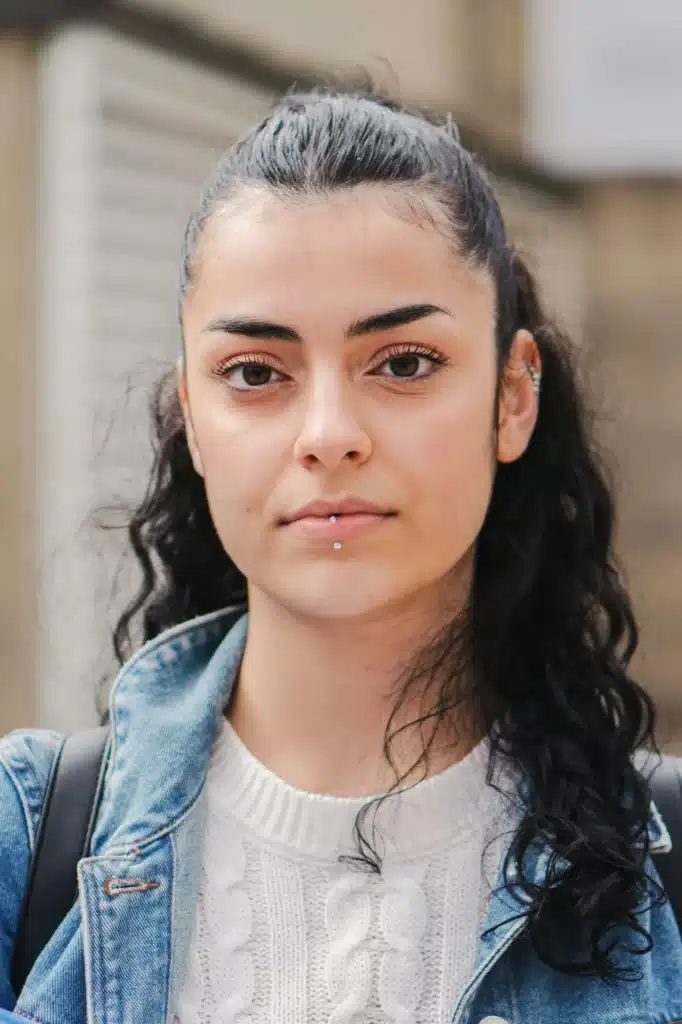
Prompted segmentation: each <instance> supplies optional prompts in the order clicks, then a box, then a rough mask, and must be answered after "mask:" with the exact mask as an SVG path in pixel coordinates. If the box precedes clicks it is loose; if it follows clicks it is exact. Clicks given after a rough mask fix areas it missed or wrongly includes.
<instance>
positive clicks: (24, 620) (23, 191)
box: [0, 37, 37, 733]
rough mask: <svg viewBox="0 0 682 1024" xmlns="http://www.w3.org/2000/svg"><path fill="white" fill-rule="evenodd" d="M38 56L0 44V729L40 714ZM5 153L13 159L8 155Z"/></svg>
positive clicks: (8, 41) (21, 44) (16, 44)
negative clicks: (35, 537)
mask: <svg viewBox="0 0 682 1024" xmlns="http://www.w3.org/2000/svg"><path fill="white" fill-rule="evenodd" d="M36 122H37V118H36V55H35V52H34V48H33V46H32V45H31V44H29V43H27V42H25V41H23V40H22V39H20V38H16V39H14V38H11V37H6V38H4V39H0V145H1V146H2V153H3V157H2V159H0V224H1V225H2V231H0V309H1V310H2V334H1V336H0V510H1V512H0V514H1V516H2V528H1V529H0V733H3V732H6V731H7V730H8V729H11V728H14V727H16V726H19V725H21V724H27V723H28V724H32V723H33V721H34V718H35V713H36V689H35V668H34V647H35V636H34V630H33V624H34V622H35V608H34V591H35V576H34V564H33V544H32V533H33V531H32V522H33V452H34V438H33V430H34V427H33V423H34V415H33V388H32V381H33V366H34V333H35V332H34V317H33V307H34V290H33V284H34V279H35V244H34V236H35V205H36V203H35V197H36V177H37V159H36V158H37V152H36V140H35V135H36ZM8 155H10V157H11V158H10V159H8Z"/></svg>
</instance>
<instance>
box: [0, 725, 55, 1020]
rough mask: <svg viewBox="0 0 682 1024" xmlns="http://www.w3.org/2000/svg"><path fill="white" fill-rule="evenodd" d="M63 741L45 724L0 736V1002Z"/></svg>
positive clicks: (5, 999) (6, 1001) (8, 996)
mask: <svg viewBox="0 0 682 1024" xmlns="http://www.w3.org/2000/svg"><path fill="white" fill-rule="evenodd" d="M60 742H61V737H60V736H59V735H58V734H57V733H53V732H47V731H45V730H33V731H30V732H14V733H10V734H9V735H8V736H5V737H3V738H2V739H0V1007H7V1006H8V1005H11V1000H12V993H11V989H10V982H9V973H10V964H11V960H12V947H13V945H14V938H15V935H16V933H17V929H18V926H19V916H20V914H21V906H22V902H23V897H24V890H25V888H26V879H27V876H28V869H29V864H30V861H31V853H32V851H33V847H34V844H35V837H36V832H37V829H38V823H39V821H40V814H41V810H42V806H43V798H44V796H45V791H46V788H47V784H48V780H49V778H50V772H51V770H52V764H53V761H54V756H55V754H56V752H57V749H58V747H59V744H60ZM0 1019H2V1018H1V1017H0Z"/></svg>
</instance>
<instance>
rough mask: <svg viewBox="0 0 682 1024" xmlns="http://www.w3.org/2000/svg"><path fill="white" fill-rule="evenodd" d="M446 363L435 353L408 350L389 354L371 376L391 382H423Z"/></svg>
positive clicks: (372, 371)
mask: <svg viewBox="0 0 682 1024" xmlns="http://www.w3.org/2000/svg"><path fill="white" fill-rule="evenodd" d="M445 363H446V360H445V359H443V358H442V357H441V356H439V355H438V354H437V353H435V352H429V351H422V350H421V349H418V350H416V351H415V350H412V349H407V350H406V351H398V352H389V354H388V356H387V357H386V358H385V359H383V360H382V361H381V362H380V363H378V364H377V365H376V366H375V367H374V369H373V370H371V371H370V374H371V376H374V377H388V378H389V380H404V381H410V380H423V379H424V378H426V377H430V376H431V375H432V374H433V373H435V372H436V371H437V370H438V369H439V368H440V367H441V366H444V365H445Z"/></svg>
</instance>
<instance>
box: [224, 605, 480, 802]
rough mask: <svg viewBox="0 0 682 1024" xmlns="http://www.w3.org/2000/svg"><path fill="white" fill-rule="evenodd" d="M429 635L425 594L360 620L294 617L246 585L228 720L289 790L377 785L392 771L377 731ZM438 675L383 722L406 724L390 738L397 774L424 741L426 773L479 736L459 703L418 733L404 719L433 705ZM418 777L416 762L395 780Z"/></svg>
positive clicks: (356, 789)
mask: <svg viewBox="0 0 682 1024" xmlns="http://www.w3.org/2000/svg"><path fill="white" fill-rule="evenodd" d="M436 606H440V607H442V601H441V602H440V605H436ZM441 625H445V622H444V621H443V622H442V623H441V622H439V621H438V620H436V627H439V626H441ZM433 633H434V604H433V603H432V602H429V603H428V606H427V607H424V606H422V607H417V606H416V605H414V604H413V605H412V606H410V607H401V608H396V609H394V610H392V611H390V612H382V614H380V615H379V614H376V615H374V616H366V617H363V618H362V619H356V618H353V619H338V618H335V619H333V620H332V619H327V620H325V619H320V618H315V619H312V618H305V617H301V616H298V615H296V614H294V613H292V612H290V611H288V610H286V609H283V608H282V606H281V605H279V604H275V603H274V602H273V601H272V600H271V599H270V598H269V597H268V596H267V595H265V594H263V592H262V591H255V590H252V591H250V593H249V632H248V638H247V643H246V649H245V653H244V659H243V662H242V666H241V670H240V675H239V680H238V682H237V685H236V687H235V692H234V695H233V699H232V701H231V702H230V707H229V709H228V712H227V714H228V718H229V720H230V723H231V724H232V726H233V727H234V729H235V730H236V732H237V733H238V734H239V736H240V737H241V739H242V741H243V742H244V743H245V745H246V746H247V747H248V748H249V750H250V751H251V753H252V754H253V755H254V756H255V757H256V758H258V760H260V761H261V762H262V763H264V764H265V765H266V766H267V767H268V768H270V770H271V771H273V772H275V774H277V775H278V776H279V777H280V778H282V779H284V780H285V781H286V782H289V783H290V784H291V785H293V786H296V787H297V788H298V789H303V790H307V791H309V792H320V793H328V794H331V795H335V796H357V797H362V796H367V795H372V794H375V793H378V792H386V791H387V790H388V789H390V788H391V786H393V785H394V783H395V781H396V775H395V772H394V771H393V769H392V768H391V766H390V764H389V763H388V761H387V760H386V757H385V755H384V738H385V734H386V728H387V725H388V723H389V719H390V718H391V714H392V712H393V710H394V708H395V706H396V703H397V700H398V696H399V694H400V690H401V687H400V683H401V682H402V678H401V677H402V676H403V673H404V671H405V667H406V665H409V664H410V662H411V660H412V658H413V657H414V655H415V654H416V653H417V652H418V650H419V649H420V647H422V646H423V645H424V641H425V639H426V638H427V637H428V636H430V635H433ZM441 682H442V680H440V679H433V680H430V681H429V682H428V683H427V682H425V683H424V684H423V685H422V684H421V681H420V684H419V685H418V686H417V687H415V688H414V689H415V691H416V692H414V693H413V692H412V689H410V691H408V693H407V694H406V699H405V701H404V703H401V707H400V710H399V712H398V714H397V715H395V716H394V717H393V719H392V720H391V729H390V732H391V733H395V732H396V731H397V730H399V729H400V728H401V727H402V726H407V728H405V729H404V731H403V732H402V733H400V735H399V736H398V737H397V738H396V740H395V741H393V742H392V743H391V746H390V752H391V758H392V760H393V763H394V766H395V768H396V770H397V772H398V775H399V777H400V776H402V775H403V774H404V773H406V772H409V770H410V769H412V768H413V766H414V765H415V762H417V761H418V759H419V757H420V755H421V753H422V751H423V748H424V744H425V743H428V742H429V740H431V741H432V742H431V745H430V749H429V764H428V771H427V774H428V775H433V774H437V773H439V772H440V771H443V770H444V769H445V768H447V767H449V766H450V765H451V764H453V763H455V762H456V761H458V760H460V759H461V758H462V757H464V756H465V755H466V754H467V753H468V752H469V751H470V750H471V749H472V747H473V746H474V745H475V743H476V741H477V739H479V738H480V737H478V736H477V735H475V733H474V729H473V728H472V726H471V722H470V721H469V720H468V719H469V716H468V715H466V714H465V712H464V711H463V710H458V711H453V712H452V713H451V714H450V716H449V718H448V719H443V720H441V721H440V722H439V723H438V722H435V721H434V720H433V719H431V720H429V721H428V722H427V723H426V724H425V725H424V726H423V728H422V730H421V731H420V729H419V727H418V726H416V725H412V723H414V722H415V720H416V719H418V718H419V717H420V716H423V715H424V713H425V711H428V710H430V709H431V708H432V707H433V704H434V703H435V700H436V696H437V691H438V689H439V688H440V683H441ZM396 684H398V685H396ZM423 775H424V766H423V765H420V766H418V768H417V769H416V770H414V771H412V772H410V773H409V774H408V775H407V777H406V779H404V780H403V782H402V783H401V785H405V784H409V783H410V782H416V781H417V780H418V779H419V778H421V777H423Z"/></svg>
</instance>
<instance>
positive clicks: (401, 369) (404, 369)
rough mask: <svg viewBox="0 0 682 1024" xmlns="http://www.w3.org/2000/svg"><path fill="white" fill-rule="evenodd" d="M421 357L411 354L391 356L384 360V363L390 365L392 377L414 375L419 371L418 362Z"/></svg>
mask: <svg viewBox="0 0 682 1024" xmlns="http://www.w3.org/2000/svg"><path fill="white" fill-rule="evenodd" d="M423 358H424V357H423V356H415V355H413V354H409V355H404V356H392V358H391V359H388V360H387V361H386V365H387V366H390V368H391V374H392V376H394V377H416V376H417V375H418V373H419V364H420V362H421V360H422V359H423Z"/></svg>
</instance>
